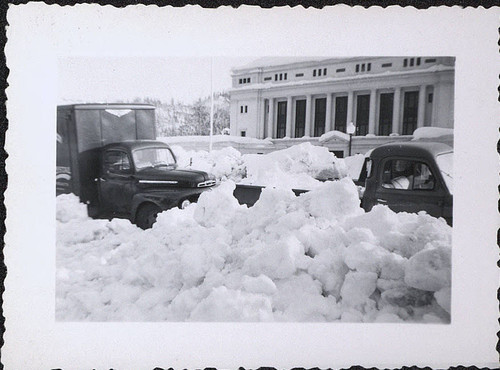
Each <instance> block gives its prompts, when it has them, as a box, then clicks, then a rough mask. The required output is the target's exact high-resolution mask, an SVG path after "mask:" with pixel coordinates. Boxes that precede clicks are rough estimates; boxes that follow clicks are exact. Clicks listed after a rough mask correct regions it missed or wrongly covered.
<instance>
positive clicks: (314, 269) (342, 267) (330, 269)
mask: <svg viewBox="0 0 500 370" xmlns="http://www.w3.org/2000/svg"><path fill="white" fill-rule="evenodd" d="M343 250H344V248H343V247H339V248H336V249H324V250H322V251H321V252H320V253H319V254H317V255H316V256H314V258H313V260H312V261H311V263H310V265H309V267H308V269H307V272H308V273H309V274H310V275H311V276H312V277H314V278H315V279H317V280H318V281H320V282H321V284H322V290H323V291H324V292H326V293H327V294H329V295H332V296H334V297H335V298H337V299H339V298H340V289H341V288H342V284H343V283H344V278H345V275H346V274H347V273H348V272H349V268H348V267H347V266H346V264H345V263H344V258H343Z"/></svg>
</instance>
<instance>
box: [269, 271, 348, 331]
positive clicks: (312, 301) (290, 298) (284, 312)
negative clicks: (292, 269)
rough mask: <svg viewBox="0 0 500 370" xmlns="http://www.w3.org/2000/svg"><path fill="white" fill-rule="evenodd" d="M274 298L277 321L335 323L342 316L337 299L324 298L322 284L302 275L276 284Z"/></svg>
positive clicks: (331, 297) (306, 275)
mask: <svg viewBox="0 0 500 370" xmlns="http://www.w3.org/2000/svg"><path fill="white" fill-rule="evenodd" d="M276 286H277V288H278V291H277V292H276V294H275V295H274V296H273V306H274V307H273V308H274V316H275V319H276V321H333V320H338V319H339V318H340V315H341V314H342V310H341V309H340V306H339V305H338V304H337V301H336V299H335V297H333V296H326V297H325V296H324V295H323V291H322V286H321V283H320V282H319V281H317V280H315V279H313V278H312V277H311V276H310V275H308V274H305V273H300V274H298V275H294V276H292V277H291V278H289V279H284V280H279V281H277V282H276Z"/></svg>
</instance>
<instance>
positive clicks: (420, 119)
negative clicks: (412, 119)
mask: <svg viewBox="0 0 500 370" xmlns="http://www.w3.org/2000/svg"><path fill="white" fill-rule="evenodd" d="M426 89H427V86H425V85H421V86H420V90H419V92H418V115H417V128H419V127H424V120H425V103H426V100H425V92H426Z"/></svg>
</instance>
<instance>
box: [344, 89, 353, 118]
mask: <svg viewBox="0 0 500 370" xmlns="http://www.w3.org/2000/svg"><path fill="white" fill-rule="evenodd" d="M353 109H354V91H349V93H348V94H347V122H346V125H348V124H349V123H350V122H353V121H354V120H353V118H352V117H353Z"/></svg>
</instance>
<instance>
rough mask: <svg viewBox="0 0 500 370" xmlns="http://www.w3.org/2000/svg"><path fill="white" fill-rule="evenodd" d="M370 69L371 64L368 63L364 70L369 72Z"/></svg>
mask: <svg viewBox="0 0 500 370" xmlns="http://www.w3.org/2000/svg"><path fill="white" fill-rule="evenodd" d="M371 69H372V64H371V63H368V66H367V67H366V70H367V71H368V72H369V71H370V70H371Z"/></svg>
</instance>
